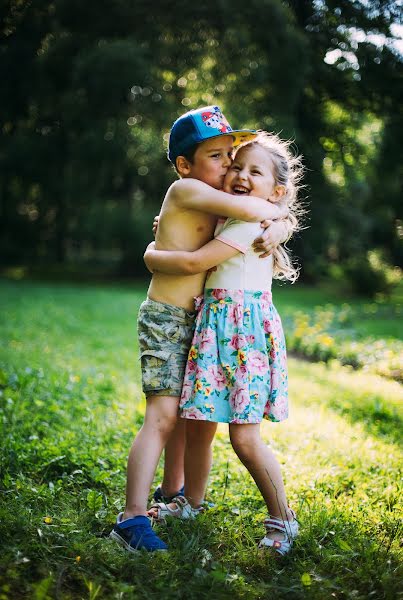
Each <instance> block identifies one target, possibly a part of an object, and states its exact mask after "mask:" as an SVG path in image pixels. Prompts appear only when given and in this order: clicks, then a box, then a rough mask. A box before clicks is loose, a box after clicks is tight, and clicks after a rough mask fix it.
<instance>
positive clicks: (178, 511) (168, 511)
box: [147, 496, 204, 523]
mask: <svg viewBox="0 0 403 600" xmlns="http://www.w3.org/2000/svg"><path fill="white" fill-rule="evenodd" d="M171 504H175V505H176V508H170V506H169V504H166V503H165V502H155V504H153V505H152V506H150V508H149V509H148V511H147V512H148V513H150V511H152V510H153V509H156V510H157V516H156V517H155V516H154V515H150V514H149V516H150V517H151V518H152V519H153V520H154V521H156V522H157V523H164V522H165V519H166V517H172V518H174V519H181V520H182V521H184V520H188V519H195V518H196V517H197V515H199V514H200V513H201V512H203V510H204V508H203V507H202V506H201V507H200V508H193V507H192V506H191V505H190V504H189V502H188V501H187V500H186V498H185V496H175V498H172V502H171Z"/></svg>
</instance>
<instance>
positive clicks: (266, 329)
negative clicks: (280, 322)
mask: <svg viewBox="0 0 403 600" xmlns="http://www.w3.org/2000/svg"><path fill="white" fill-rule="evenodd" d="M263 329H264V332H265V333H270V332H271V330H272V329H273V325H272V322H271V321H270V319H264V320H263Z"/></svg>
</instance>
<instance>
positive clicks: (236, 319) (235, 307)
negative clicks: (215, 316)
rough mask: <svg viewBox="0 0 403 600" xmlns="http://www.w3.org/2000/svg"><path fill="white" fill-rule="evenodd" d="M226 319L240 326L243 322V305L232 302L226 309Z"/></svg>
mask: <svg viewBox="0 0 403 600" xmlns="http://www.w3.org/2000/svg"><path fill="white" fill-rule="evenodd" d="M228 319H229V321H230V323H232V324H233V325H239V326H241V325H242V323H243V307H242V305H241V304H232V305H231V306H230V307H229V310H228Z"/></svg>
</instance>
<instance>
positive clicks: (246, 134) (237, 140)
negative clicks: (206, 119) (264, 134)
mask: <svg viewBox="0 0 403 600" xmlns="http://www.w3.org/2000/svg"><path fill="white" fill-rule="evenodd" d="M228 135H232V137H233V138H234V146H239V144H242V143H243V142H251V141H252V140H254V139H255V138H256V137H257V132H256V131H253V130H252V129H238V130H236V131H231V132H230V133H229V134H228Z"/></svg>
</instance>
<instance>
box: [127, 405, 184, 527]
mask: <svg viewBox="0 0 403 600" xmlns="http://www.w3.org/2000/svg"><path fill="white" fill-rule="evenodd" d="M178 403H179V398H178V397H177V396H157V395H154V396H148V397H147V406H146V414H145V418H144V423H143V425H142V427H141V429H140V431H139V432H138V434H137V436H136V438H135V440H134V442H133V445H132V447H131V449H130V453H129V459H128V463H127V485H126V508H125V511H124V513H123V519H128V518H130V517H133V516H136V515H146V514H147V500H148V495H149V493H150V489H151V485H152V482H153V479H154V475H155V471H156V469H157V465H158V461H159V459H160V456H161V453H162V450H163V448H164V446H165V444H166V443H167V441H168V438H169V436H170V435H171V434H172V431H173V430H174V428H175V425H176V422H177V415H178Z"/></svg>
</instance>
